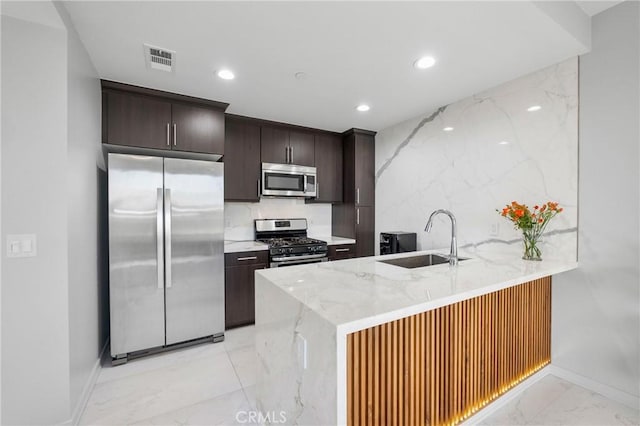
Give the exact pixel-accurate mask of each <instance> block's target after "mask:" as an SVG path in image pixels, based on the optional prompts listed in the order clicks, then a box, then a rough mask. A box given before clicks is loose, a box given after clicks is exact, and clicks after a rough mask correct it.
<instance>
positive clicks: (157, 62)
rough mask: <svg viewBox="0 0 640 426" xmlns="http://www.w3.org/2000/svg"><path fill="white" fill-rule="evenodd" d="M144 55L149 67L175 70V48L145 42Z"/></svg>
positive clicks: (168, 70) (167, 70)
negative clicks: (165, 47) (170, 48)
mask: <svg viewBox="0 0 640 426" xmlns="http://www.w3.org/2000/svg"><path fill="white" fill-rule="evenodd" d="M144 56H145V59H146V62H147V67H149V68H151V69H154V70H160V71H166V72H173V69H174V67H175V65H176V64H175V62H176V52H175V51H173V50H169V49H164V48H162V47H156V46H151V45H149V44H145V45H144Z"/></svg>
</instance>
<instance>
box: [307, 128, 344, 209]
mask: <svg viewBox="0 0 640 426" xmlns="http://www.w3.org/2000/svg"><path fill="white" fill-rule="evenodd" d="M342 159H343V155H342V137H341V136H340V135H339V134H332V133H316V138H315V165H316V169H317V173H318V176H317V178H318V179H317V182H316V183H317V186H316V192H317V196H316V198H315V199H311V200H308V202H319V203H341V202H342V182H343V179H342V173H343V172H342Z"/></svg>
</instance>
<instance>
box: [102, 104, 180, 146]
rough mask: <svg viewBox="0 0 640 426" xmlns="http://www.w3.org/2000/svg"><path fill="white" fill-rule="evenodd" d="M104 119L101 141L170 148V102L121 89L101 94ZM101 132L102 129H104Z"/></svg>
mask: <svg viewBox="0 0 640 426" xmlns="http://www.w3.org/2000/svg"><path fill="white" fill-rule="evenodd" d="M104 96H105V98H106V99H105V103H106V106H107V113H106V116H107V120H106V123H105V122H103V123H102V125H103V126H105V127H106V137H107V138H106V140H105V139H104V138H103V141H102V142H104V143H111V144H114V145H127V146H139V147H142V148H159V149H171V146H170V145H169V144H170V131H171V129H170V122H171V104H170V103H169V102H164V101H161V100H158V99H155V98H150V97H147V96H135V95H131V94H128V93H124V92H115V91H114V92H107V93H105V94H104ZM103 133H104V132H103Z"/></svg>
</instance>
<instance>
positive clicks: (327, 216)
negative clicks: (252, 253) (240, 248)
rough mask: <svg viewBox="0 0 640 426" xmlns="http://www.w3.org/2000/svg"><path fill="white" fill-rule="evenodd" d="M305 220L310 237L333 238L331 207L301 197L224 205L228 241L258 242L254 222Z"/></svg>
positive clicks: (225, 232) (225, 237) (265, 199)
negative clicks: (258, 220)
mask: <svg viewBox="0 0 640 426" xmlns="http://www.w3.org/2000/svg"><path fill="white" fill-rule="evenodd" d="M277 218H286V219H291V218H305V219H307V226H308V227H309V230H308V233H309V235H316V236H323V235H331V204H306V203H305V202H304V200H303V199H298V198H262V199H261V200H260V202H259V203H224V239H225V240H228V241H245V240H253V239H254V228H253V220H254V219H277Z"/></svg>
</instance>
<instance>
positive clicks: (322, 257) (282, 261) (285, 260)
mask: <svg viewBox="0 0 640 426" xmlns="http://www.w3.org/2000/svg"><path fill="white" fill-rule="evenodd" d="M327 260H328V257H327V255H326V254H310V255H305V256H295V257H274V258H271V262H269V267H270V268H281V267H283V266H295V265H305V264H309V263H321V262H326V261H327Z"/></svg>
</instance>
